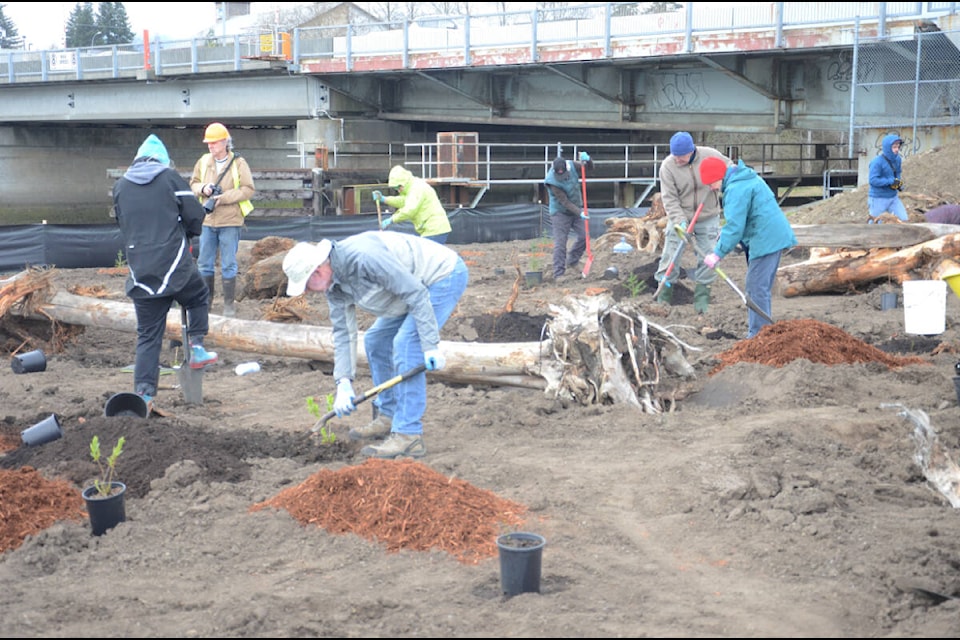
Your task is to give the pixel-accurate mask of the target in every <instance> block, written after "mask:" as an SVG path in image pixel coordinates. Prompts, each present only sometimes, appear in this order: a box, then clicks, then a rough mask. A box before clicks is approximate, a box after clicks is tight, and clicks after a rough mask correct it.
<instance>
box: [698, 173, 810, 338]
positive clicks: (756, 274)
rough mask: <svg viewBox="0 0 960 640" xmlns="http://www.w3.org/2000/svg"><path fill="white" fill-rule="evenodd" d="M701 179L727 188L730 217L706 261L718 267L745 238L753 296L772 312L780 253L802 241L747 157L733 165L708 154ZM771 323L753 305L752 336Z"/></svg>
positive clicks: (725, 212)
mask: <svg viewBox="0 0 960 640" xmlns="http://www.w3.org/2000/svg"><path fill="white" fill-rule="evenodd" d="M700 179H701V180H702V181H703V184H704V185H706V186H707V187H709V188H710V189H712V190H714V191H720V190H722V191H723V216H724V218H725V219H726V222H725V223H724V225H723V228H722V229H721V230H720V237H719V238H717V244H716V246H715V247H714V248H713V249H712V250H711V252H710V253H708V254H706V255H705V256H704V258H703V263H704V265H705V266H706V267H707V268H709V269H713V268H715V267H716V266H717V263H718V262H720V260H721V258H723V257H724V256H725V255H727V254H728V253H730V252H731V251H733V249H734V248H736V246H737V245H738V244H739V243H741V242H742V243H743V246H744V247H745V253H746V254H747V256H748V258H747V278H746V286H747V297H748V298H749V299H751V300H752V301H753V302H754V303H756V305H757V306H758V307H759V308H760V309H762V310H763V311H764V312H765V313H766V315H767V316H768V317H770V316H771V301H770V298H771V294H770V292H771V291H772V290H773V283H774V281H775V280H776V277H777V269H778V268H779V267H780V254H781V252H782V251H784V250H785V249H789V248H790V247H793V246H796V244H797V237H796V236H795V235H794V233H793V228H792V227H791V226H790V222H789V221H788V220H787V216H785V215H784V213H783V210H782V209H781V208H780V205H779V204H777V197H776V195H774V193H773V191H772V190H771V189H770V187H769V185H767V183H766V182H764V180H763V178H761V177H760V176H759V175H757V172H756V171H754V170H753V169H751V168H750V167H748V166H747V165H745V164H744V163H743V160H739V161H738V162H737V164H736V166H733V167H727V164H726V163H725V162H724V161H723V160H721V159H720V158H705V159H704V160H703V162H702V163H700ZM767 324H770V321H769V320H768V319H767V318H764V317H763V316H762V315H761V314H759V313H756V312H755V311H753V310H752V309H748V311H747V338H752V337H754V336H755V335H757V333H758V332H759V331H760V329H761V328H763V326H764V325H767Z"/></svg>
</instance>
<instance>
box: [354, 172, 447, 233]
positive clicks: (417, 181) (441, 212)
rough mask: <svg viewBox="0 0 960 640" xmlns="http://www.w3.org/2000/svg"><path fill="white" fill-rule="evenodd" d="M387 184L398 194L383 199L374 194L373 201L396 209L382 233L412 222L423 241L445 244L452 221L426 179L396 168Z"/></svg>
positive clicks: (384, 225)
mask: <svg viewBox="0 0 960 640" xmlns="http://www.w3.org/2000/svg"><path fill="white" fill-rule="evenodd" d="M387 184H389V185H390V186H391V187H392V188H394V189H396V190H397V191H398V192H399V194H398V195H395V196H384V195H383V194H382V193H380V192H379V191H374V192H373V194H372V195H373V201H374V202H376V203H378V204H379V203H381V202H382V203H384V204H386V205H387V206H388V207H393V208H394V212H393V215H390V216H387V217H386V218H384V219H383V222H381V223H380V228H381V229H386V228H387V227H389V226H390V225H391V224H393V223H394V222H404V221H406V220H409V221H410V222H412V223H413V228H414V229H415V230H416V232H417V233H418V234H419V235H420V236H421V237H423V238H426V239H428V240H433V241H434V242H439V243H440V244H446V242H447V236H448V235H450V230H451V227H450V220H449V219H448V218H447V212H446V210H445V209H444V208H443V205H442V204H441V203H440V198H438V197H437V192H436V190H435V189H434V188H433V187H432V186H431V185H430V183H429V182H427V181H426V180H424V179H423V178H418V177H416V176H415V175H413V174H412V173H410V172H409V171H408V170H407V169H405V168H404V167H402V166H400V165H397V166H395V167H394V168H393V169H390V176H389V177H388V178H387Z"/></svg>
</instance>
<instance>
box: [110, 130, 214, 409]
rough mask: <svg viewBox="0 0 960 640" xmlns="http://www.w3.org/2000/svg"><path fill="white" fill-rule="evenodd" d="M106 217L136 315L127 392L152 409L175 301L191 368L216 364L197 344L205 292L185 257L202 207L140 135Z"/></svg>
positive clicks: (203, 327) (161, 152) (152, 141)
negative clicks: (113, 224)
mask: <svg viewBox="0 0 960 640" xmlns="http://www.w3.org/2000/svg"><path fill="white" fill-rule="evenodd" d="M113 212H114V215H115V216H116V219H117V224H118V225H119V226H120V235H121V237H122V239H123V247H124V254H125V256H126V260H127V265H128V266H129V268H130V275H129V276H128V277H127V282H126V293H127V296H129V297H130V299H131V300H133V307H134V310H135V312H136V315H137V356H136V361H135V363H134V370H133V384H134V392H135V393H137V394H138V395H140V396H142V397H143V399H144V402H146V404H147V407H151V403H152V401H153V398H154V396H156V395H157V383H158V380H159V377H160V350H161V349H162V347H163V334H164V331H165V330H166V327H167V313H168V312H169V311H170V307H171V305H172V303H173V301H174V300H176V301H177V302H178V303H179V304H180V306H181V307H182V308H184V309H186V311H187V313H188V314H189V317H190V323H189V332H188V342H189V345H184V348H185V349H187V348H189V349H190V350H191V354H190V355H191V359H190V367H191V368H194V369H199V368H202V367H205V366H206V365H208V364H213V363H215V362H216V361H217V354H216V353H215V352H212V351H207V350H206V349H204V347H203V340H204V337H205V336H206V335H207V330H208V324H207V311H208V309H209V293H208V291H207V287H206V286H205V285H204V283H203V279H202V278H201V277H200V272H199V271H198V270H197V266H196V263H195V262H194V261H193V258H192V257H191V256H190V249H189V247H190V244H189V242H190V240H189V239H190V238H192V237H196V236H198V235H200V230H201V227H202V225H203V215H204V214H203V207H202V206H200V202H199V201H198V200H197V198H196V197H195V196H194V194H193V192H191V190H190V187H189V186H188V185H187V183H186V181H185V180H184V179H183V178H181V177H180V174H179V173H177V172H176V171H174V170H173V169H172V168H171V167H170V156H169V154H168V153H167V149H166V147H165V146H164V144H163V142H161V141H160V138H158V137H157V136H155V135H154V134H152V133H151V134H150V135H149V136H147V138H146V140H144V141H143V144H141V145H140V148H139V149H137V154H136V156H135V157H134V160H133V164H132V165H130V168H129V169H127V171H126V173H124V174H123V177H122V178H120V179H119V180H117V182H116V184H114V186H113Z"/></svg>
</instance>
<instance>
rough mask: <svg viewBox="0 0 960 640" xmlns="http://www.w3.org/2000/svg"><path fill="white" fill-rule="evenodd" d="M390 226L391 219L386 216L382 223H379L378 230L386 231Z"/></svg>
mask: <svg viewBox="0 0 960 640" xmlns="http://www.w3.org/2000/svg"><path fill="white" fill-rule="evenodd" d="M391 224H393V218H391V217H390V216H387V217H386V218H384V219H383V222H381V223H380V228H381V229H386V228H387V227H389V226H390V225H391Z"/></svg>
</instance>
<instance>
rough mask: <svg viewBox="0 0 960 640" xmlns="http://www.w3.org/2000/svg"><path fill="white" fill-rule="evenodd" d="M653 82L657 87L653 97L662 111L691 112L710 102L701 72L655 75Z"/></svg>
mask: <svg viewBox="0 0 960 640" xmlns="http://www.w3.org/2000/svg"><path fill="white" fill-rule="evenodd" d="M651 80H652V82H653V83H654V85H657V86H656V90H655V91H654V93H653V95H654V96H656V98H655V101H656V103H657V106H658V107H659V108H660V109H662V110H670V111H691V110H695V109H702V108H703V107H705V106H706V105H707V103H709V102H710V96H708V95H707V90H706V88H705V87H704V86H703V74H702V73H701V72H699V71H690V72H680V73H663V74H654V75H653V76H652V78H651Z"/></svg>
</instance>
